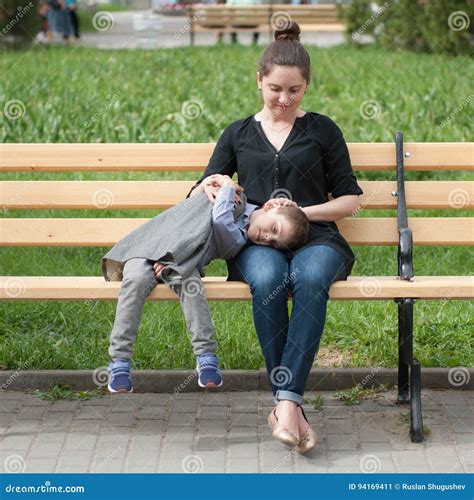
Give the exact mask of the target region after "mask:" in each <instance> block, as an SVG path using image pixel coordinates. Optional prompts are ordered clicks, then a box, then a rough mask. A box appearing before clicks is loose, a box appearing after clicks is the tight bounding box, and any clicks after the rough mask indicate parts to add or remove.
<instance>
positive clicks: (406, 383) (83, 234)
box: [0, 134, 474, 442]
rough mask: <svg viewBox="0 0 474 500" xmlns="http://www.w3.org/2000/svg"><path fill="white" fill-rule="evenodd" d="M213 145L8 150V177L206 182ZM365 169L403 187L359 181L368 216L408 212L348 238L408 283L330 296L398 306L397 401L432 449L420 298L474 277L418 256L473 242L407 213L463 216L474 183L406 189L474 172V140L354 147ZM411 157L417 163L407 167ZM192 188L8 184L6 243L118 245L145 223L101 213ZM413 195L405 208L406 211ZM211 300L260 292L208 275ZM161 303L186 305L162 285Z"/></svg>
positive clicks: (91, 294)
mask: <svg viewBox="0 0 474 500" xmlns="http://www.w3.org/2000/svg"><path fill="white" fill-rule="evenodd" d="M213 147H214V145H213V144H2V145H0V171H1V172H25V173H28V172H31V173H32V172H35V173H38V172H114V171H123V172H132V171H153V172H157V177H159V175H160V174H158V172H175V173H179V172H184V171H192V172H196V178H197V177H198V175H200V174H198V173H201V172H202V171H203V169H204V168H205V166H206V165H207V163H208V160H209V158H210V156H211V153H212V150H213ZM349 151H350V155H351V159H352V163H353V167H354V170H355V171H356V172H357V171H372V172H375V171H389V172H391V173H392V174H393V178H394V179H396V180H388V181H385V180H384V181H359V182H360V185H361V186H362V188H363V190H364V194H363V195H362V196H361V199H360V202H361V206H362V210H361V213H363V209H364V208H367V209H388V208H391V209H397V210H398V212H397V213H398V216H397V218H395V217H360V216H357V217H351V218H347V219H344V220H342V221H339V222H338V223H337V224H338V227H339V229H340V231H341V233H342V234H343V236H344V237H345V238H346V239H347V240H348V242H349V243H350V244H351V245H353V246H359V245H362V246H364V245H372V246H374V245H375V246H380V245H383V246H385V245H389V246H398V255H397V258H398V276H393V275H387V276H350V277H349V278H348V280H347V281H339V282H336V283H334V284H333V285H332V287H331V289H330V299H331V300H395V302H396V303H397V304H398V319H399V330H398V331H399V372H398V373H399V378H398V401H399V402H400V403H411V417H412V419H411V431H410V434H411V438H412V440H413V441H417V442H419V441H422V440H423V425H422V416H421V399H420V397H421V392H420V365H419V363H418V362H417V360H416V358H414V356H413V341H412V337H413V304H414V302H415V300H440V299H442V300H452V299H462V300H466V299H471V298H473V297H474V287H473V280H472V276H416V275H414V272H413V265H412V247H413V245H415V246H424V245H473V244H474V231H473V224H472V218H469V217H413V218H410V219H409V222H408V225H407V218H406V208H409V209H410V208H411V209H427V210H429V209H456V208H462V209H467V208H472V207H473V205H474V196H473V194H474V182H471V181H407V182H404V177H403V176H404V168H405V169H406V170H409V171H412V170H424V171H442V170H473V169H474V154H473V153H474V143H408V144H406V145H405V146H403V144H402V137H401V134H399V135H398V138H397V147H396V146H395V144H391V143H377V144H368V143H367V144H365V143H360V144H349ZM404 160H405V163H406V166H405V167H404V165H403V162H404ZM193 183H194V182H193V181H179V180H171V181H170V180H161V181H160V180H157V181H148V180H147V181H115V180H114V181H112V180H111V181H108V180H100V181H99V180H94V181H80V180H74V181H70V180H67V181H51V180H47V181H41V180H5V181H1V183H0V188H1V189H0V206H2V207H3V209H4V215H5V218H3V219H1V222H0V244H1V245H2V246H17V247H26V246H28V247H32V246H34V247H54V246H56V247H87V246H103V247H107V246H113V245H114V244H115V243H116V242H117V241H118V240H119V239H121V238H122V237H123V236H125V235H126V234H127V233H129V232H130V231H132V230H133V229H134V228H136V227H137V226H138V225H140V224H142V223H143V222H144V221H145V220H146V219H132V218H113V219H110V218H100V211H101V210H102V209H108V210H114V209H165V208H168V207H171V206H173V205H175V204H176V203H178V202H179V201H180V200H183V199H184V198H185V196H186V194H187V193H188V191H189V189H190V188H191V186H192V185H193ZM405 198H406V204H405ZM21 209H28V210H44V209H53V210H63V209H73V210H74V209H92V210H97V212H98V215H99V217H98V218H43V217H39V218H17V217H15V218H14V217H11V218H9V217H8V213H9V212H10V211H14V210H21ZM204 283H205V292H206V295H207V296H208V298H209V299H210V300H249V299H250V298H251V295H250V291H249V287H248V286H247V284H245V283H242V282H226V281H225V278H223V277H206V278H204ZM119 289H120V282H106V281H105V280H104V278H103V277H102V276H97V277H84V276H77V277H73V276H3V277H1V278H0V299H2V300H6V301H11V300H17V301H18V300H23V301H29V300H88V301H95V300H116V299H117V297H118V292H119ZM150 299H151V300H177V297H176V295H175V294H174V293H173V292H172V291H171V290H169V289H168V288H167V287H166V286H165V285H158V286H157V287H156V288H155V290H154V291H153V292H152V293H151V295H150Z"/></svg>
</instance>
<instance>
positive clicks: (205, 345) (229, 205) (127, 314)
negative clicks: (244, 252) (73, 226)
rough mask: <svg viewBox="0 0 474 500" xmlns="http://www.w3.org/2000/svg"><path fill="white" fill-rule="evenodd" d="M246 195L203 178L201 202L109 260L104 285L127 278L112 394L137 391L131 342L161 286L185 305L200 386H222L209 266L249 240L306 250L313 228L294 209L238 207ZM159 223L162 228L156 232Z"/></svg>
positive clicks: (115, 339)
mask: <svg viewBox="0 0 474 500" xmlns="http://www.w3.org/2000/svg"><path fill="white" fill-rule="evenodd" d="M209 185H213V186H214V187H216V186H217V187H218V188H219V191H218V192H217V195H216V197H215V200H214V203H213V204H211V203H210V202H209V200H208V198H207V194H206V193H205V189H206V186H209ZM241 191H242V188H240V186H238V185H237V184H236V183H235V182H234V181H232V179H231V178H230V177H228V176H223V175H213V176H211V177H210V178H208V179H204V181H203V182H202V183H201V184H200V185H199V186H198V187H197V188H196V192H195V193H193V198H195V201H192V200H190V199H187V200H184V201H183V202H181V203H180V204H178V205H176V206H175V207H174V208H173V209H170V210H169V211H167V212H165V213H164V214H160V215H158V216H157V217H155V218H154V219H152V220H151V221H148V222H147V223H146V225H143V226H141V227H140V228H137V229H136V230H135V231H133V232H132V233H130V234H129V235H128V236H126V237H125V238H124V239H123V240H121V241H120V242H118V243H117V245H116V246H115V247H114V248H113V249H112V250H111V251H109V252H108V253H107V254H106V255H105V256H104V257H103V259H102V268H103V272H104V276H105V279H106V280H117V278H118V280H120V275H121V274H122V275H123V280H122V285H121V288H120V294H119V299H118V302H117V312H116V317H115V322H114V327H113V330H112V333H111V337H110V347H109V355H110V356H111V358H112V361H111V362H110V364H109V366H108V372H109V383H108V389H109V391H110V392H111V393H117V392H132V391H133V384H132V378H131V375H130V368H131V358H132V349H133V344H134V342H135V339H136V335H137V332H138V327H139V324H140V318H141V314H142V310H143V306H144V303H145V301H146V299H147V297H148V296H149V294H150V293H151V291H152V290H153V288H155V286H156V285H157V283H158V282H160V281H164V282H165V283H166V284H167V285H168V286H169V287H170V288H171V289H172V290H173V291H174V292H175V293H176V294H177V295H178V297H179V299H180V303H181V307H182V309H183V313H184V316H185V319H186V324H187V327H188V330H189V331H190V332H191V342H192V346H193V352H194V354H195V356H196V361H197V363H196V370H197V372H198V375H199V379H198V384H199V386H200V387H205V388H214V387H220V386H222V383H223V382H222V376H221V373H220V371H219V359H218V357H217V356H216V354H215V352H216V349H217V344H216V341H215V332H214V328H213V325H212V321H211V316H210V313H209V307H208V303H207V299H206V296H205V294H204V289H203V286H202V282H201V276H204V272H203V269H204V266H206V265H207V264H208V263H209V262H210V261H211V260H214V259H230V258H232V257H234V256H235V255H237V253H238V252H239V251H240V250H241V249H242V247H243V246H244V245H245V244H246V243H248V241H249V240H250V242H252V243H255V244H258V245H268V246H273V247H275V248H282V249H284V248H287V249H295V248H297V247H300V246H302V245H304V243H305V242H306V240H307V237H308V228H309V222H308V219H307V217H306V215H305V214H304V212H303V211H302V210H300V209H299V208H297V207H295V206H283V204H282V205H280V204H279V203H271V204H268V206H265V207H264V208H262V209H260V208H259V207H258V206H257V205H252V204H250V203H241V204H240V207H239V206H237V207H236V199H238V198H240V194H241ZM207 210H209V214H208V215H209V222H210V224H209V225H207V222H206V221H207V218H206V217H207V215H206V214H207V212H206V211H207ZM171 211H173V213H172V212H171ZM165 214H167V216H166V217H167V220H168V225H167V226H166V225H165V222H164V218H165V217H164V216H165ZM154 223H160V224H161V225H160V226H156V225H155V226H153V224H154ZM147 226H148V229H147ZM124 248H125V250H124ZM117 264H118V266H117Z"/></svg>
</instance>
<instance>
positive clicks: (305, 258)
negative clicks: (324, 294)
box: [290, 246, 345, 290]
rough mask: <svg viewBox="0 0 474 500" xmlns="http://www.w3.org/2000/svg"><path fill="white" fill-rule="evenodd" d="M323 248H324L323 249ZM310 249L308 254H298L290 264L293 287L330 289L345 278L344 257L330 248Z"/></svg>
mask: <svg viewBox="0 0 474 500" xmlns="http://www.w3.org/2000/svg"><path fill="white" fill-rule="evenodd" d="M321 247H322V248H321ZM321 247H319V248H318V247H315V248H314V249H311V248H309V249H308V251H307V252H306V254H303V253H302V254H297V255H296V256H295V257H294V258H293V260H292V262H291V264H290V276H291V278H292V279H291V283H292V285H293V286H301V287H305V288H310V289H313V290H314V289H328V288H329V287H330V286H331V284H332V283H333V282H334V281H336V280H337V279H343V278H344V277H345V265H344V259H343V258H342V256H341V255H340V254H339V253H338V252H337V250H334V249H332V248H330V247H324V246H321Z"/></svg>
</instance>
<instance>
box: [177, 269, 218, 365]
mask: <svg viewBox="0 0 474 500" xmlns="http://www.w3.org/2000/svg"><path fill="white" fill-rule="evenodd" d="M170 288H171V289H172V290H173V291H174V292H175V293H176V295H177V296H178V297H179V301H180V303H181V307H182V309H183V313H184V317H185V319H186V325H187V327H188V330H189V332H190V333H191V344H192V346H193V352H194V354H195V355H196V356H200V355H201V354H204V353H214V352H216V349H217V343H216V340H215V331H214V327H213V325H212V320H211V313H210V312H209V305H208V303H207V298H206V296H205V294H204V286H203V283H202V280H201V275H200V274H199V271H198V270H197V269H195V270H194V271H193V273H192V274H191V276H190V277H189V278H186V279H185V280H184V281H183V283H182V284H180V285H170Z"/></svg>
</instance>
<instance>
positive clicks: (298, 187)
mask: <svg viewBox="0 0 474 500" xmlns="http://www.w3.org/2000/svg"><path fill="white" fill-rule="evenodd" d="M299 34H300V29H299V26H298V25H297V24H296V23H294V22H291V23H290V24H289V26H288V27H287V28H286V29H284V30H281V31H277V32H276V33H275V41H273V42H272V43H271V44H270V45H269V46H268V47H267V48H266V49H265V51H264V52H263V53H262V55H261V58H260V61H259V65H258V71H257V86H258V90H259V91H260V92H261V93H262V98H263V108H262V109H261V110H260V111H259V112H258V113H257V114H256V115H253V116H250V117H248V118H245V119H243V120H238V121H236V122H234V123H232V124H231V125H229V126H228V127H227V128H226V129H225V130H224V132H223V134H222V136H221V137H220V139H219V141H218V143H217V145H216V148H215V150H214V152H213V155H212V157H211V159H210V161H209V165H208V167H207V169H206V171H205V172H204V174H203V176H202V179H204V178H205V177H207V176H209V175H211V174H216V173H219V174H225V175H229V176H232V175H233V174H234V173H235V172H237V174H238V181H239V185H240V186H241V187H242V188H243V189H244V193H245V194H246V196H247V199H248V201H249V202H250V203H255V204H257V205H260V206H262V205H264V203H265V200H269V199H271V201H270V202H268V203H267V205H266V207H265V208H267V207H271V206H272V205H273V204H275V203H285V204H294V205H296V206H299V207H300V208H301V209H302V210H303V211H304V212H305V213H306V215H307V216H308V218H309V220H310V222H311V224H310V226H311V227H310V237H309V241H308V243H307V244H306V245H305V246H304V247H303V248H301V249H299V250H298V251H296V252H294V253H292V252H284V251H280V250H276V249H274V248H268V247H262V246H257V245H248V246H246V247H244V248H243V250H242V251H241V252H240V253H239V254H238V256H237V257H236V258H235V259H234V260H233V261H231V262H228V266H229V271H230V277H229V279H233V280H236V279H237V280H243V281H246V282H247V283H248V284H249V285H250V290H251V292H252V297H253V315H254V323H255V329H256V331H257V335H258V338H259V342H260V345H261V348H262V351H263V355H264V357H265V362H266V367H267V373H268V377H269V381H270V384H271V387H272V390H273V394H274V400H275V403H276V407H275V408H274V409H273V410H272V412H271V414H270V416H269V424H270V426H271V428H272V429H273V436H274V437H275V438H277V439H279V440H280V441H282V442H284V443H285V444H290V445H294V446H296V447H297V450H298V451H300V452H301V453H306V452H307V451H309V450H310V449H312V448H313V447H314V446H315V445H316V434H315V433H314V431H313V430H312V428H311V426H310V424H309V422H308V421H307V419H306V416H305V414H304V412H303V409H302V407H301V405H302V403H303V401H304V398H303V394H304V389H305V384H306V381H307V378H308V375H309V371H310V369H311V366H312V364H313V361H314V357H315V355H316V352H317V350H318V347H319V341H320V338H321V335H322V332H323V328H324V322H325V317H326V305H327V300H328V291H329V288H330V286H331V284H332V283H333V282H334V281H336V280H345V279H347V276H348V275H349V274H350V272H351V270H352V266H353V264H354V254H353V252H352V250H351V248H350V247H349V245H348V243H347V242H346V240H345V239H344V238H343V237H342V236H341V234H340V233H339V231H338V228H337V226H336V224H335V221H337V220H340V219H343V218H345V217H350V216H351V215H353V214H354V213H356V212H357V210H358V208H359V201H358V196H359V195H361V194H362V193H363V191H362V189H361V188H360V187H359V185H358V184H357V180H356V178H355V176H354V173H353V171H352V166H351V162H350V158H349V153H348V150H347V146H346V143H345V141H344V138H343V135H342V132H341V131H340V129H339V128H338V126H337V125H336V124H335V123H334V122H333V121H332V120H331V119H330V118H328V117H327V116H325V115H321V114H319V113H313V112H305V111H303V110H302V109H301V108H300V104H301V102H302V100H303V97H304V94H305V93H306V90H307V88H308V85H309V82H310V58H309V54H308V53H307V51H306V49H305V48H304V47H303V46H302V45H301V43H300V42H299ZM205 190H206V192H207V194H208V196H209V197H210V198H212V197H214V196H215V194H216V189H215V188H214V187H213V186H212V185H211V186H206V188H205ZM328 193H331V194H332V197H333V198H334V199H333V200H331V201H328ZM191 195H192V192H191ZM280 196H284V198H279V197H280ZM285 198H286V199H285ZM289 292H290V293H291V296H292V299H293V307H292V311H291V316H290V317H289V314H288V293H289Z"/></svg>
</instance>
